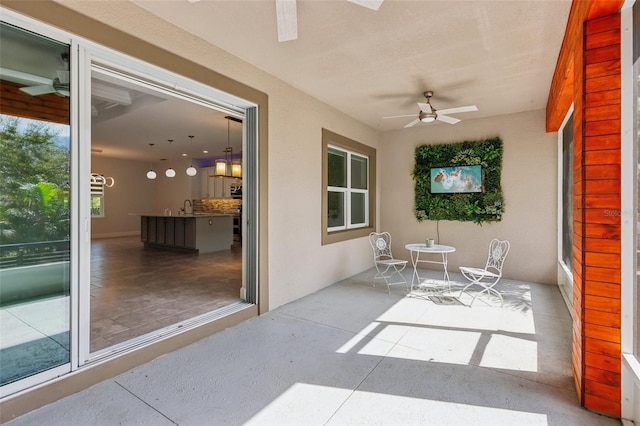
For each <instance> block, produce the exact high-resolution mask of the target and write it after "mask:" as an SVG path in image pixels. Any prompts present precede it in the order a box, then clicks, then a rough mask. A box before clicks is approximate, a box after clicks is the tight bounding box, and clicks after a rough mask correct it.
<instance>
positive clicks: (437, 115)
mask: <svg viewBox="0 0 640 426" xmlns="http://www.w3.org/2000/svg"><path fill="white" fill-rule="evenodd" d="M423 95H424V97H425V98H427V102H426V103H425V102H418V107H419V108H420V111H419V112H418V118H416V119H415V120H413V121H411V122H410V123H408V124H407V125H405V126H404V127H405V128H407V127H413V126H415V125H416V124H418V123H421V122H422V123H427V124H428V123H433V122H434V121H443V122H445V123H448V124H456V123H458V122H460V119H458V118H455V117H449V116H448V115H447V114H457V113H461V112H472V111H477V110H478V107H476V106H475V105H468V106H463V107H456V108H447V109H442V110H437V109H435V108H434V107H433V105H431V98H432V97H433V92H432V91H430V90H429V91H426V92H424V93H423ZM401 117H415V115H413V114H410V115H392V116H389V117H382V118H383V119H388V118H401Z"/></svg>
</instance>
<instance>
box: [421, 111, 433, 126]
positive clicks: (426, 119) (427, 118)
mask: <svg viewBox="0 0 640 426" xmlns="http://www.w3.org/2000/svg"><path fill="white" fill-rule="evenodd" d="M418 117H419V118H420V121H422V122H423V123H432V122H434V121H436V118H438V114H436V113H435V112H424V111H420V115H419V116H418Z"/></svg>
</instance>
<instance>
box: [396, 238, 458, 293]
mask: <svg viewBox="0 0 640 426" xmlns="http://www.w3.org/2000/svg"><path fill="white" fill-rule="evenodd" d="M404 248H406V249H407V250H409V252H410V253H411V263H412V264H413V276H412V277H411V288H413V287H414V286H415V285H416V283H417V284H418V285H420V284H422V281H423V278H421V277H420V275H419V274H418V265H419V264H420V263H435V264H438V265H442V268H443V269H444V281H445V283H446V284H445V285H446V286H449V271H447V262H448V257H447V256H448V254H449V253H453V252H454V251H456V249H455V247H451V246H445V245H441V244H435V245H433V246H432V247H427V246H426V245H425V244H407V245H406V246H404ZM421 253H422V254H439V255H441V256H442V260H440V261H438V260H428V259H420V254H421Z"/></svg>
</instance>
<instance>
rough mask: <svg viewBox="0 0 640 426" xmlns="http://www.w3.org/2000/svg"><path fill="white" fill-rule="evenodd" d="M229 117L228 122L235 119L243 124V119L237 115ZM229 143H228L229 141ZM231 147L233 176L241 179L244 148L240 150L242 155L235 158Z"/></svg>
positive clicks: (230, 162) (227, 117) (230, 164)
mask: <svg viewBox="0 0 640 426" xmlns="http://www.w3.org/2000/svg"><path fill="white" fill-rule="evenodd" d="M225 118H226V119H227V123H228V122H229V121H235V122H236V123H240V125H242V120H240V119H239V118H236V117H232V116H230V115H228V116H226V117H225ZM227 145H228V143H227ZM240 145H241V146H242V136H240ZM228 149H229V160H230V161H229V166H230V167H231V170H230V172H231V177H234V178H236V179H240V178H242V150H241V151H240V153H241V155H240V158H236V159H234V158H233V151H232V150H231V146H229V147H228Z"/></svg>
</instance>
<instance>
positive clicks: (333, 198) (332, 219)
mask: <svg viewBox="0 0 640 426" xmlns="http://www.w3.org/2000/svg"><path fill="white" fill-rule="evenodd" d="M344 196H345V193H344V192H333V191H329V192H328V193H327V197H328V198H329V199H328V203H327V205H328V208H329V211H328V212H327V214H328V221H327V226H328V227H329V228H334V227H337V226H344V225H345V224H344Z"/></svg>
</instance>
